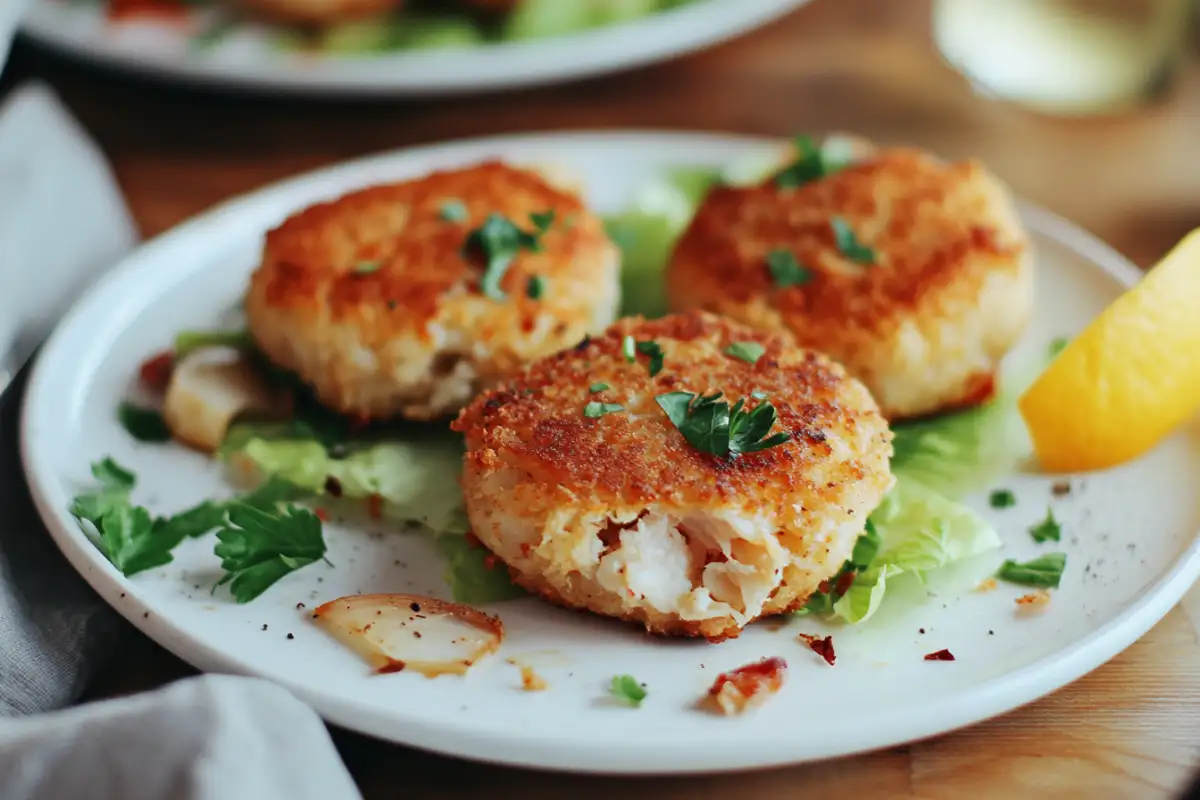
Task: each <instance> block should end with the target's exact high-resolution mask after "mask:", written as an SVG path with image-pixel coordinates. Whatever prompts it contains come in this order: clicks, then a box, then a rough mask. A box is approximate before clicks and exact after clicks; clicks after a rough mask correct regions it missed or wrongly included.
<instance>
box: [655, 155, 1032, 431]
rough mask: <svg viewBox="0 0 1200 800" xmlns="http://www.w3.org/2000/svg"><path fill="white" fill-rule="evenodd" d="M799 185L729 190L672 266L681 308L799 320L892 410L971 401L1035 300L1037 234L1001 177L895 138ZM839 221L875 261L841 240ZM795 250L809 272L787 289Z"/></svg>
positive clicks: (804, 337) (756, 320)
mask: <svg viewBox="0 0 1200 800" xmlns="http://www.w3.org/2000/svg"><path fill="white" fill-rule="evenodd" d="M863 155H864V158H863V159H862V160H861V161H858V162H856V163H854V164H852V165H850V166H848V167H846V168H845V169H843V170H841V171H839V172H836V173H834V174H833V175H831V176H828V177H826V178H824V179H821V180H818V181H814V182H811V183H808V184H805V185H802V186H799V187H796V188H791V189H785V188H779V187H778V186H776V185H775V183H774V182H773V181H771V180H768V181H766V182H764V183H762V184H759V185H755V186H750V187H738V188H734V187H718V188H716V189H714V190H713V191H712V192H711V193H710V194H709V195H708V197H707V199H706V200H705V201H704V203H703V204H702V205H701V207H700V208H699V210H698V212H697V214H696V216H695V218H694V219H693V220H692V222H691V224H690V226H689V227H688V229H687V231H686V232H685V233H684V235H683V236H682V237H681V238H680V240H679V242H678V243H677V245H676V248H675V251H674V253H673V256H672V259H671V263H670V266H669V268H668V271H667V284H668V296H669V300H670V303H671V306H672V308H673V309H676V310H683V309H690V308H702V309H706V310H709V311H715V312H717V313H721V314H726V315H728V316H731V317H733V318H735V319H738V320H740V321H742V322H745V323H747V324H750V325H753V326H755V327H759V328H763V329H766V330H778V331H789V332H791V333H792V334H793V335H795V336H796V337H797V339H798V341H799V342H800V344H802V345H804V346H807V347H812V348H814V349H816V350H820V351H822V352H825V353H828V354H829V355H831V356H832V357H834V358H835V359H837V360H838V361H840V362H842V363H843V364H845V365H846V367H847V368H848V369H849V370H850V372H851V374H853V375H855V376H856V377H858V378H859V379H861V380H862V381H863V382H864V383H866V385H867V386H868V388H870V389H871V392H872V394H874V396H875V398H876V400H877V401H878V402H879V404H880V406H881V407H882V409H883V411H884V414H885V416H887V417H888V418H889V419H893V420H895V419H902V418H910V417H917V416H923V415H926V414H930V413H935V412H938V411H943V410H947V409H949V408H954V407H959V406H964V405H972V404H975V403H978V402H981V401H983V400H986V399H987V398H988V397H989V396H990V395H991V394H992V388H993V376H994V374H995V372H996V370H997V367H998V365H999V362H1000V360H1001V358H1002V357H1003V356H1004V355H1005V353H1006V352H1007V351H1008V350H1009V349H1010V347H1011V346H1012V345H1013V344H1014V343H1015V341H1016V340H1017V338H1018V337H1019V336H1020V334H1021V332H1022V331H1023V330H1024V328H1025V327H1026V325H1027V323H1028V320H1029V317H1030V315H1031V313H1032V305H1033V270H1032V263H1031V257H1030V243H1029V240H1028V236H1027V234H1026V233H1025V231H1024V229H1023V227H1022V225H1021V223H1020V221H1019V219H1018V217H1017V213H1016V210H1015V208H1014V206H1013V203H1012V201H1011V198H1010V197H1009V196H1008V193H1007V190H1006V189H1005V187H1004V186H1003V185H1002V184H1001V183H1000V182H999V181H998V180H997V179H996V178H994V177H993V176H992V175H990V174H989V173H988V172H987V171H986V170H985V169H984V167H983V166H982V165H980V164H979V163H977V162H974V161H965V162H959V163H953V164H948V163H945V162H942V161H939V160H937V159H935V158H933V157H932V156H929V155H927V154H925V153H922V152H920V151H917V150H912V149H902V148H897V149H886V150H880V151H878V152H876V153H874V154H873V155H871V154H869V153H868V151H865V150H864V151H863ZM835 217H841V218H842V219H844V220H845V221H846V222H847V223H848V224H849V226H850V228H851V230H852V231H853V232H854V234H855V235H856V237H857V239H858V241H859V242H861V243H863V244H865V245H866V246H868V247H870V248H872V249H873V250H874V252H875V254H876V259H875V263H874V264H871V265H862V264H857V263H855V262H853V261H852V260H850V259H849V258H847V257H846V255H845V254H843V253H842V252H841V251H840V250H839V249H838V247H837V244H836V240H835V236H834V232H833V229H832V227H831V224H830V221H831V219H833V218H835ZM774 250H786V251H788V252H790V253H792V254H793V255H794V256H795V257H796V260H797V261H798V262H799V264H800V265H802V266H803V267H804V268H805V269H807V270H808V271H809V272H810V273H811V275H812V278H811V280H809V281H808V282H807V283H805V284H803V285H799V286H791V287H787V288H779V287H777V286H776V284H775V281H774V279H773V278H772V275H771V272H770V270H769V268H768V266H767V256H768V254H769V253H771V252H772V251H774Z"/></svg>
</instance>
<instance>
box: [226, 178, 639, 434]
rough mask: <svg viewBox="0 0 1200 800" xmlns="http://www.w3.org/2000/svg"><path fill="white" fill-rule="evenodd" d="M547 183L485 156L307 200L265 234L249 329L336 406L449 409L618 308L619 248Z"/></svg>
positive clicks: (379, 412)
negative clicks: (474, 163) (334, 197)
mask: <svg viewBox="0 0 1200 800" xmlns="http://www.w3.org/2000/svg"><path fill="white" fill-rule="evenodd" d="M560 178H561V176H559V177H556V181H557V180H559V179H560ZM558 187H559V184H558V183H557V182H555V183H551V182H550V181H548V180H547V179H546V178H544V177H543V176H541V175H540V174H539V173H537V172H535V171H533V170H532V169H528V170H527V169H522V168H518V167H514V166H509V165H506V164H502V163H499V162H489V163H484V164H480V165H477V166H472V167H468V168H465V169H458V170H453V171H446V172H437V173H434V174H432V175H429V176H427V177H424V178H419V179H417V180H411V181H406V182H404V183H397V184H393V185H388V186H376V187H373V188H369V189H364V190H362V191H358V192H355V193H353V194H350V195H346V196H345V197H342V198H340V199H338V200H334V201H333V202H329V203H322V204H321V205H317V206H313V207H312V208H309V209H306V210H304V211H302V212H300V213H298V214H296V215H294V216H292V217H291V218H289V219H288V220H287V221H285V222H284V223H283V224H282V225H280V226H279V227H278V228H275V229H274V230H272V231H271V232H270V233H268V234H267V240H266V246H265V248H264V253H263V260H262V265H261V266H260V267H259V268H258V270H257V271H256V272H255V273H254V276H253V278H252V279H251V282H250V291H249V294H248V296H247V299H246V315H247V320H248V323H249V328H250V331H251V333H252V334H253V336H254V339H255V341H256V342H257V343H258V345H259V347H260V348H261V349H262V350H263V351H264V352H265V353H266V355H267V356H268V357H269V358H270V359H271V360H272V361H274V362H275V363H276V364H278V365H280V366H282V367H284V368H286V369H289V370H291V371H293V372H295V373H297V374H298V375H299V376H300V377H301V378H302V379H303V380H304V381H305V382H307V383H308V384H310V385H311V386H312V387H313V389H314V390H315V392H316V394H317V397H318V399H319V400H320V401H321V402H322V403H323V404H325V405H326V406H328V407H330V408H332V409H334V410H335V411H338V412H341V413H344V414H349V415H354V416H357V417H360V418H363V419H385V418H388V417H393V416H397V415H399V416H404V417H408V418H410V419H433V418H437V417H441V416H448V415H451V414H453V413H455V412H457V411H459V410H460V409H461V408H462V407H463V406H464V405H465V404H466V403H467V401H468V400H470V399H471V398H472V397H473V396H474V395H475V394H476V393H477V392H478V391H479V390H480V389H482V388H484V387H487V386H490V385H492V384H493V383H495V382H496V381H498V380H499V379H500V378H502V377H504V376H506V375H510V374H513V373H515V372H516V371H518V370H519V369H520V368H521V367H523V366H524V365H525V364H527V363H528V362H530V361H532V360H534V359H536V358H539V357H541V356H544V355H548V354H550V353H553V352H556V351H558V350H560V349H562V348H563V347H566V346H569V345H572V344H574V343H575V342H578V341H579V340H580V339H581V338H583V336H584V335H585V334H587V333H589V332H594V331H598V330H603V329H604V327H605V326H606V325H608V324H609V323H611V322H612V320H613V319H614V318H615V316H616V313H617V306H618V304H619V300H620V297H619V295H620V286H619V271H620V257H619V254H618V251H617V249H616V247H615V246H614V245H613V244H612V243H611V242H610V241H609V240H608V237H607V236H606V235H605V233H604V229H603V226H602V224H601V222H600V220H599V218H597V217H596V216H595V215H594V214H592V213H590V212H589V211H588V210H587V209H586V208H584V206H583V203H582V201H581V200H580V198H579V195H578V194H577V193H575V192H571V191H568V190H565V189H562V188H558Z"/></svg>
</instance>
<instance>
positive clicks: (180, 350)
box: [174, 331, 254, 359]
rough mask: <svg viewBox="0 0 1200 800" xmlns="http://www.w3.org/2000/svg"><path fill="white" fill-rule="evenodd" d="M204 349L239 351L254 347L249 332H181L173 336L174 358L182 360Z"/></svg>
mask: <svg viewBox="0 0 1200 800" xmlns="http://www.w3.org/2000/svg"><path fill="white" fill-rule="evenodd" d="M205 347H233V348H235V349H239V350H246V349H251V348H253V347H254V339H253V338H252V337H251V336H250V332H249V331H183V332H181V333H178V334H176V336H175V347H174V350H175V358H176V359H182V358H183V357H184V356H186V355H189V354H191V353H192V352H193V351H196V350H200V349H203V348H205Z"/></svg>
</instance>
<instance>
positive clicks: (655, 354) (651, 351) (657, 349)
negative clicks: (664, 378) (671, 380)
mask: <svg viewBox="0 0 1200 800" xmlns="http://www.w3.org/2000/svg"><path fill="white" fill-rule="evenodd" d="M637 351H638V352H639V353H641V354H642V355H646V356H650V365H649V370H650V377H651V378H653V377H654V376H655V375H657V374H658V373H660V372H662V368H663V351H662V347H661V346H660V345H659V343H658V342H638V343H637Z"/></svg>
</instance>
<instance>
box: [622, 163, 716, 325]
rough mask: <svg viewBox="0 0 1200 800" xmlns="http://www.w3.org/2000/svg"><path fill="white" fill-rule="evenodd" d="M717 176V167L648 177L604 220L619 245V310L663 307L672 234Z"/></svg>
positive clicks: (661, 310)
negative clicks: (627, 201)
mask: <svg viewBox="0 0 1200 800" xmlns="http://www.w3.org/2000/svg"><path fill="white" fill-rule="evenodd" d="M719 178H720V171H719V170H717V169H709V168H704V167H695V168H687V169H677V170H674V171H672V172H670V173H667V174H666V175H664V176H662V177H660V178H658V179H656V180H654V181H651V182H649V183H647V184H646V185H645V186H644V187H643V188H642V189H641V190H640V191H639V192H638V194H637V196H636V197H635V198H634V201H633V204H632V205H631V206H630V207H629V208H628V209H626V210H625V211H624V212H622V213H620V214H617V215H615V216H612V217H609V218H608V219H607V220H606V221H605V225H606V227H607V229H608V235H609V236H610V237H611V238H612V240H613V241H614V242H616V244H617V246H618V247H620V248H621V296H622V314H624V315H632V314H641V315H643V316H647V317H661V316H662V315H663V314H665V313H667V296H666V285H665V284H664V283H663V268H664V267H665V266H666V263H667V259H669V258H670V256H671V248H672V247H674V245H675V240H676V239H678V238H679V235H680V234H681V233H683V230H684V228H686V227H687V224H688V222H690V221H691V219H692V215H693V214H695V213H696V207H697V206H699V204H700V201H701V200H703V199H704V196H705V195H706V194H707V193H708V190H709V189H710V188H712V186H713V185H714V184H715V183H716V182H717V181H718V179H719Z"/></svg>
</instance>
